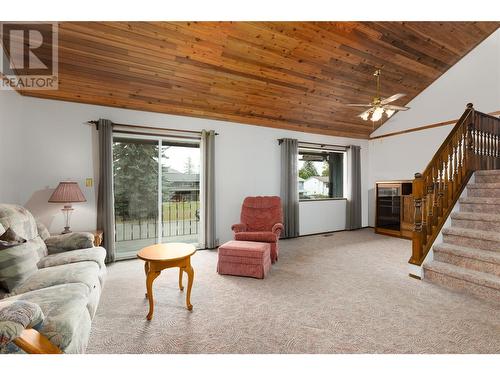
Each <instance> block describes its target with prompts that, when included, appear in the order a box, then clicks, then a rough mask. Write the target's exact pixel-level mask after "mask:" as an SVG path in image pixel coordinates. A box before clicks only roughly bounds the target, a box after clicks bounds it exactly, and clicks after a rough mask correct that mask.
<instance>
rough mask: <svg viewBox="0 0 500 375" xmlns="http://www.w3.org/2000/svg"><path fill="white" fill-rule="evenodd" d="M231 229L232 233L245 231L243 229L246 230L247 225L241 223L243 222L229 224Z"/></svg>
mask: <svg viewBox="0 0 500 375" xmlns="http://www.w3.org/2000/svg"><path fill="white" fill-rule="evenodd" d="M231 230H232V231H233V232H234V233H239V232H245V231H246V230H247V225H246V224H243V223H239V224H233V225H232V226H231Z"/></svg>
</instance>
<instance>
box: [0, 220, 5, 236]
mask: <svg viewBox="0 0 500 375" xmlns="http://www.w3.org/2000/svg"><path fill="white" fill-rule="evenodd" d="M4 233H5V228H4V226H3V224H2V223H0V236H1V235H2V234H4Z"/></svg>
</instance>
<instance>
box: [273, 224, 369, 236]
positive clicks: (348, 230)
mask: <svg viewBox="0 0 500 375" xmlns="http://www.w3.org/2000/svg"><path fill="white" fill-rule="evenodd" d="M367 228H373V227H371V226H368V225H367V226H364V227H361V228H358V229H339V230H332V231H328V232H318V233H309V234H301V235H299V236H297V237H291V238H299V237H310V236H321V235H325V234H333V233H339V232H353V231H356V230H361V229H367ZM288 239H290V238H280V240H288Z"/></svg>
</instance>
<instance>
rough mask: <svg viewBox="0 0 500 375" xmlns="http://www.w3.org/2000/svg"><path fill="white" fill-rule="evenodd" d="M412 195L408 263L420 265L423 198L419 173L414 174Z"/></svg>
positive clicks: (422, 181)
mask: <svg viewBox="0 0 500 375" xmlns="http://www.w3.org/2000/svg"><path fill="white" fill-rule="evenodd" d="M412 194H413V199H414V202H415V227H414V229H413V238H412V239H413V241H412V255H411V258H410V263H412V264H417V265H420V264H421V263H422V257H423V255H424V249H423V244H424V238H423V232H422V198H423V196H424V179H423V178H422V174H421V173H415V179H414V180H413V190H412Z"/></svg>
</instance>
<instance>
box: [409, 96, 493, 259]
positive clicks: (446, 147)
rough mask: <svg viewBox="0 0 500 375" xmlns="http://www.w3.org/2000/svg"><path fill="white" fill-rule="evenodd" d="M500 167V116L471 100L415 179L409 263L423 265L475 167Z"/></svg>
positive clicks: (477, 168)
mask: <svg viewBox="0 0 500 375" xmlns="http://www.w3.org/2000/svg"><path fill="white" fill-rule="evenodd" d="M480 169H483V170H484V169H486V170H488V169H500V119H498V118H496V117H494V116H491V115H487V114H485V113H482V112H478V111H476V110H474V108H473V105H472V103H469V104H467V109H466V110H465V112H464V113H463V115H462V116H461V117H460V119H459V120H458V121H457V123H456V125H455V126H454V127H453V129H452V130H451V132H450V134H448V136H447V137H446V139H445V140H444V142H443V143H442V144H441V146H440V147H439V149H438V150H437V151H436V153H435V154H434V156H433V157H432V159H431V161H430V162H429V164H428V165H427V167H426V168H425V170H424V171H423V172H422V173H416V174H415V179H414V180H413V198H414V203H415V227H414V230H413V241H412V256H411V258H410V260H409V263H411V264H415V265H421V264H422V262H423V261H424V259H425V257H426V256H427V253H428V252H429V250H430V248H431V246H432V244H433V243H434V240H435V239H436V237H437V235H438V234H439V232H440V231H441V228H442V226H443V225H444V223H445V221H446V219H447V218H448V216H449V215H450V213H451V210H452V209H453V206H454V205H455V203H456V202H457V200H458V198H459V197H460V195H461V193H462V191H463V189H464V188H465V186H466V185H467V183H468V181H469V179H470V177H471V176H472V174H473V173H474V171H476V170H480Z"/></svg>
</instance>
